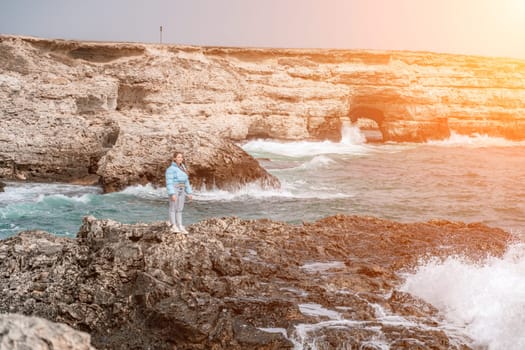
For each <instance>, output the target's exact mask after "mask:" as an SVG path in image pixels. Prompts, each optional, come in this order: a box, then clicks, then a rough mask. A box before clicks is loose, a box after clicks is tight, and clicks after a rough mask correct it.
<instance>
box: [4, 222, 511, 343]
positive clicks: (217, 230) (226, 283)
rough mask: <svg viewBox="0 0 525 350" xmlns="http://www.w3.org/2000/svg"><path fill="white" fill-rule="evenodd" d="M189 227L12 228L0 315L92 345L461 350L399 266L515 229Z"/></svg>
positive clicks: (501, 243)
mask: <svg viewBox="0 0 525 350" xmlns="http://www.w3.org/2000/svg"><path fill="white" fill-rule="evenodd" d="M189 230H190V234H189V235H187V236H186V235H181V234H172V233H170V232H169V227H168V225H167V224H166V223H164V222H158V223H151V224H134V225H127V224H121V223H118V222H114V221H111V220H97V219H95V218H93V217H86V218H84V220H83V224H82V226H81V228H80V230H79V232H78V234H77V238H76V239H70V238H64V237H58V236H55V235H52V234H49V233H46V232H42V231H27V232H21V233H19V234H17V235H16V236H13V237H11V238H8V239H6V240H3V241H1V242H0V312H1V313H19V314H25V315H33V316H39V317H43V318H45V319H47V320H50V321H53V322H58V323H63V324H67V325H69V326H71V327H73V328H74V329H76V330H79V331H82V332H86V333H88V334H90V336H91V343H92V346H93V347H95V348H97V349H146V348H154V349H173V348H177V349H225V348H227V349H286V348H290V349H291V348H294V347H295V348H308V346H310V345H311V344H314V343H315V344H316V346H317V347H318V348H323V349H340V348H342V347H348V348H362V347H363V346H366V344H369V342H371V341H373V340H374V339H376V340H377V339H382V341H384V342H386V343H388V344H390V348H391V349H406V348H411V347H417V348H419V349H469V348H470V347H469V340H468V339H462V338H457V337H454V336H451V335H450V334H447V333H446V332H445V331H443V328H442V327H441V321H440V317H439V314H438V313H437V310H436V309H435V308H433V307H432V306H431V305H429V304H426V303H425V302H423V301H421V300H418V299H416V298H414V297H412V296H411V295H409V294H407V293H404V292H400V291H398V290H397V289H396V288H397V287H398V286H399V284H400V283H401V281H402V278H401V277H400V273H401V272H404V271H405V272H406V271H410V270H411V269H414V268H415V267H416V266H417V265H418V262H419V261H420V259H422V258H424V257H429V256H432V257H437V258H439V257H442V258H445V257H447V256H450V255H453V254H461V255H463V256H465V257H466V258H467V259H471V260H473V261H480V260H481V259H483V258H484V257H487V256H489V255H490V256H500V255H501V254H502V253H503V252H504V251H505V249H506V247H507V244H508V243H509V241H510V240H511V239H512V237H511V236H510V234H508V233H506V232H504V231H502V230H500V229H496V228H489V227H487V226H484V225H481V224H463V223H457V222H448V221H430V222H426V223H411V224H401V223H396V222H392V221H388V220H381V219H377V218H373V217H356V216H343V215H337V216H333V217H328V218H325V219H322V220H319V221H317V222H312V223H303V224H302V225H290V224H285V223H281V222H273V221H270V220H265V219H261V220H241V219H239V218H236V217H225V218H212V219H208V220H205V221H202V222H199V223H196V224H194V225H191V226H190V227H189ZM378 310H382V311H381V312H378ZM381 313H384V314H386V315H393V316H396V317H398V318H402V319H404V320H407V321H409V322H406V324H405V325H402V324H399V325H393V324H392V323H390V322H387V321H386V320H385V318H384V317H382V316H381V315H380V314H381Z"/></svg>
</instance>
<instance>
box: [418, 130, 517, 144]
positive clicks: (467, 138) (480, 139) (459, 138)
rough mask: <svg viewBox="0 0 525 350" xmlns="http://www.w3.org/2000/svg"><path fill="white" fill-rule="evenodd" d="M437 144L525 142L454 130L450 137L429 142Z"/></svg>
mask: <svg viewBox="0 0 525 350" xmlns="http://www.w3.org/2000/svg"><path fill="white" fill-rule="evenodd" d="M427 143H428V144H430V145H435V146H453V147H454V146H468V147H494V146H495V147H505V146H509V147H510V146H519V145H525V143H524V142H517V141H510V140H507V139H505V138H503V137H495V136H488V135H483V134H478V133H474V134H472V135H462V134H458V133H457V132H454V131H452V132H451V133H450V137H449V138H448V139H445V140H431V141H428V142H427Z"/></svg>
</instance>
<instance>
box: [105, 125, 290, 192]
mask: <svg viewBox="0 0 525 350" xmlns="http://www.w3.org/2000/svg"><path fill="white" fill-rule="evenodd" d="M175 151H177V152H182V153H183V154H184V156H185V162H186V165H187V166H188V174H189V176H190V182H191V184H192V186H193V187H194V188H197V189H201V188H208V189H211V188H215V187H218V188H223V189H236V188H239V187H240V186H242V185H244V184H247V183H258V184H259V185H260V186H261V187H263V188H276V187H279V186H280V183H279V180H278V179H277V178H276V177H274V176H273V175H271V174H269V173H268V172H267V171H266V170H264V169H263V168H262V167H261V166H260V165H259V163H258V162H257V161H256V160H255V159H254V158H253V157H251V156H250V155H248V154H247V153H246V152H244V151H243V150H242V149H241V148H240V147H238V146H236V145H235V144H233V143H231V142H229V141H227V140H225V139H224V138H220V137H218V136H214V135H210V134H207V133H204V132H199V131H195V132H191V133H190V132H185V133H180V134H177V135H162V134H161V135H158V134H153V135H136V134H135V135H133V134H123V135H121V136H120V137H119V139H118V141H117V143H116V144H115V146H114V147H113V148H112V149H111V150H110V151H109V152H108V153H107V154H106V155H105V156H103V157H102V159H101V160H100V162H99V164H98V175H100V178H101V184H102V185H103V187H104V191H106V192H113V191H118V190H121V189H123V188H125V187H126V186H130V185H136V184H143V185H144V184H147V183H151V184H154V185H157V186H164V185H165V171H166V168H167V167H168V166H169V165H170V164H171V161H172V159H173V153H174V152H175Z"/></svg>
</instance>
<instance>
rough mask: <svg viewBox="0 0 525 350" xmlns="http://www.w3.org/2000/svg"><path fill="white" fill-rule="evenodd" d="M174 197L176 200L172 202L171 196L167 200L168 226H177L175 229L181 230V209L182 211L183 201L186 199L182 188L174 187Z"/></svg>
mask: <svg viewBox="0 0 525 350" xmlns="http://www.w3.org/2000/svg"><path fill="white" fill-rule="evenodd" d="M175 196H177V200H172V199H171V196H170V198H169V201H170V208H169V217H170V224H172V225H177V227H178V228H179V229H181V228H182V227H183V226H182V209H184V200H185V199H186V191H185V190H184V187H178V186H176V187H175Z"/></svg>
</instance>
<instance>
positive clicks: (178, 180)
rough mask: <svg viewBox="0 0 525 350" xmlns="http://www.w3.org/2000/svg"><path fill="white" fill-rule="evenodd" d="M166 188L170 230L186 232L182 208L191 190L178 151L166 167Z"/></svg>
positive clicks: (186, 171) (190, 196)
mask: <svg viewBox="0 0 525 350" xmlns="http://www.w3.org/2000/svg"><path fill="white" fill-rule="evenodd" d="M166 189H167V190H168V196H169V201H170V207H169V217H170V224H171V225H172V226H171V230H172V232H182V233H184V234H188V231H186V229H185V228H184V226H182V209H184V200H185V198H186V195H187V196H188V199H189V200H191V199H192V195H191V193H192V190H191V185H190V180H189V177H188V170H187V169H186V165H185V164H184V156H183V155H182V153H180V152H175V153H174V154H173V162H172V163H171V165H170V166H169V167H168V169H166Z"/></svg>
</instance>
